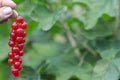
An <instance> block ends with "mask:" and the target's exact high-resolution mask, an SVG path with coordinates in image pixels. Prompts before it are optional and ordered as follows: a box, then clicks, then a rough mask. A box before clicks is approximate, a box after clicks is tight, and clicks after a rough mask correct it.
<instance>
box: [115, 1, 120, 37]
mask: <svg viewBox="0 0 120 80" xmlns="http://www.w3.org/2000/svg"><path fill="white" fill-rule="evenodd" d="M116 13H117V14H116V26H115V36H116V37H117V38H119V29H120V0H117V7H116Z"/></svg>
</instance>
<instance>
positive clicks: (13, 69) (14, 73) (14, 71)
mask: <svg viewBox="0 0 120 80" xmlns="http://www.w3.org/2000/svg"><path fill="white" fill-rule="evenodd" d="M11 72H12V74H13V75H14V77H18V76H19V75H20V72H19V70H18V69H16V68H12V69H11Z"/></svg>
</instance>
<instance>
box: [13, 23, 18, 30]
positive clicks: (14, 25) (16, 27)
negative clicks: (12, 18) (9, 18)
mask: <svg viewBox="0 0 120 80" xmlns="http://www.w3.org/2000/svg"><path fill="white" fill-rule="evenodd" d="M12 29H13V30H17V29H18V25H17V23H16V22H13V23H12Z"/></svg>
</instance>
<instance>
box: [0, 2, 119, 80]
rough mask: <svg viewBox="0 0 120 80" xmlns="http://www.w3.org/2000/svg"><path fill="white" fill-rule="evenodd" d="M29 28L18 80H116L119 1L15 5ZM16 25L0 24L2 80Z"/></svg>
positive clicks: (9, 78)
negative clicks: (10, 35) (12, 32)
mask: <svg viewBox="0 0 120 80" xmlns="http://www.w3.org/2000/svg"><path fill="white" fill-rule="evenodd" d="M13 1H15V2H16V4H17V9H16V10H17V12H18V13H19V15H21V16H23V17H24V18H25V21H26V22H27V23H28V29H27V30H26V32H27V38H26V39H27V42H26V44H25V47H24V51H25V55H24V57H22V59H23V70H22V72H21V76H20V77H19V78H18V80H119V76H120V38H119V37H120V36H119V35H120V34H119V31H120V30H119V27H120V24H119V22H120V19H119V18H120V0H13ZM14 21H15V19H12V20H9V21H7V22H5V23H1V24H0V33H1V34H0V53H1V55H0V80H15V79H14V77H13V76H12V74H11V72H10V65H8V64H7V60H8V56H7V54H8V52H9V51H10V47H8V40H9V33H10V26H11V23H12V22H14Z"/></svg>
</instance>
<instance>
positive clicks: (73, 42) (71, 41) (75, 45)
mask: <svg viewBox="0 0 120 80" xmlns="http://www.w3.org/2000/svg"><path fill="white" fill-rule="evenodd" d="M59 23H60V24H61V25H62V27H63V28H64V29H65V32H66V35H67V37H68V40H69V42H70V44H71V46H72V47H73V48H74V52H75V54H76V56H77V58H78V59H79V61H81V60H82V58H81V52H80V50H79V48H78V47H77V43H76V41H75V39H74V37H73V36H72V32H71V31H70V29H69V27H68V25H67V24H65V23H62V22H60V21H59Z"/></svg>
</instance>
